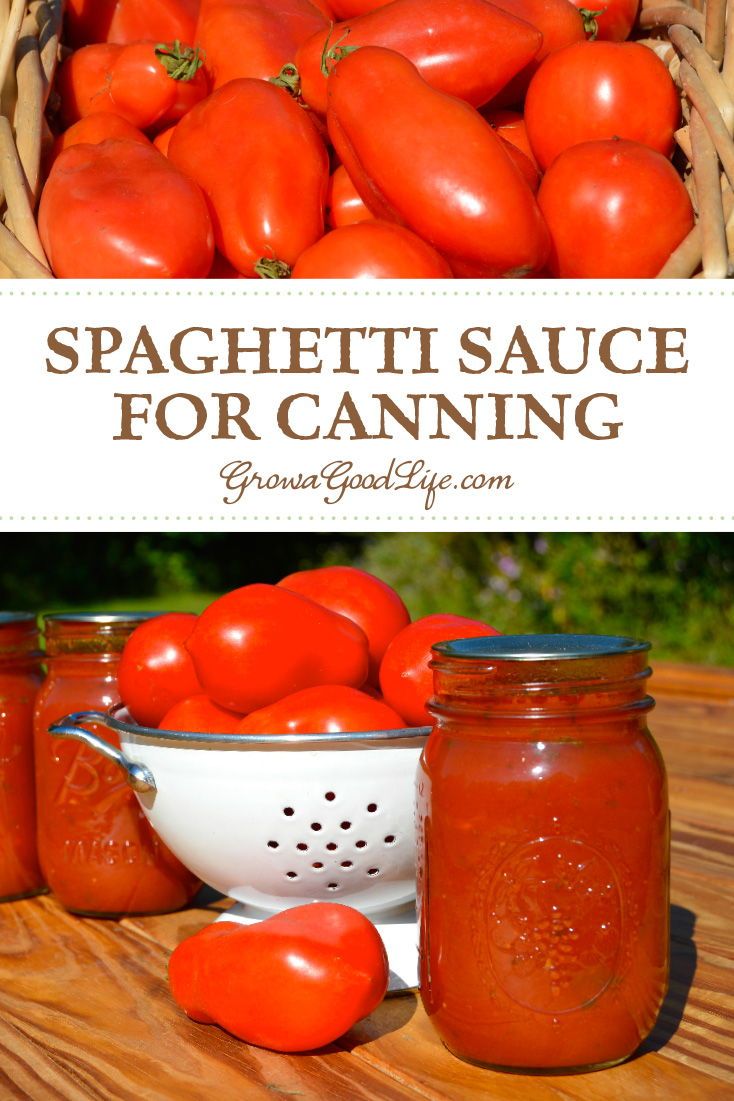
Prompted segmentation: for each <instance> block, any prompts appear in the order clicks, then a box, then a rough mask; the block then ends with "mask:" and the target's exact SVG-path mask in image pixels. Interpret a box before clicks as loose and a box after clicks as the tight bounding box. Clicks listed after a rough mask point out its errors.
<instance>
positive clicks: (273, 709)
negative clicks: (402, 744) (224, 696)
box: [237, 684, 405, 734]
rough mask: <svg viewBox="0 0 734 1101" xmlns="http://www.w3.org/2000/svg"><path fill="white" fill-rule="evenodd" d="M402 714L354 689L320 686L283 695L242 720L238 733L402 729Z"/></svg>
mask: <svg viewBox="0 0 734 1101" xmlns="http://www.w3.org/2000/svg"><path fill="white" fill-rule="evenodd" d="M404 726H405V722H404V720H403V717H402V715H398V713H397V711H395V710H393V708H392V707H388V706H387V704H386V703H382V702H381V701H380V700H375V699H373V698H372V697H371V696H368V695H367V694H366V693H365V692H360V691H359V689H358V688H346V687H345V686H344V685H341V684H323V685H318V686H317V687H316V688H304V689H303V691H302V692H294V693H293V694H292V695H291V696H285V697H284V698H283V699H282V700H278V702H277V703H273V704H271V705H270V706H269V707H262V708H260V710H259V711H253V712H252V713H251V714H250V715H248V716H247V717H246V718H244V719H243V720H242V721H241V722H240V724H239V726H238V727H237V733H238V734H342V733H353V732H355V731H360V730H402V729H403V727H404Z"/></svg>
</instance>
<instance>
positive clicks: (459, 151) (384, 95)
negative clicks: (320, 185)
mask: <svg viewBox="0 0 734 1101" xmlns="http://www.w3.org/2000/svg"><path fill="white" fill-rule="evenodd" d="M327 122H328V126H329V134H330V136H331V139H332V142H333V144H334V148H335V149H336V153H337V156H338V157H339V158H340V160H341V162H342V163H343V165H344V167H345V168H346V170H347V172H348V173H349V175H350V177H351V179H352V181H353V182H354V185H355V187H356V188H357V190H358V192H359V194H360V195H361V196H362V198H363V199H364V201H365V203H366V204H367V206H368V207H369V208H370V210H371V211H372V213H373V214H375V215H376V216H377V217H378V218H381V219H383V220H385V221H391V222H398V223H404V224H405V225H406V226H407V228H408V229H412V230H413V232H414V233H417V234H418V236H419V237H421V238H423V240H424V241H427V242H428V243H429V244H431V245H432V246H433V247H434V248H435V249H437V251H438V252H440V253H441V254H442V255H443V256H444V257H445V258H446V259H447V260H448V262H449V264H450V266H451V268H452V270H453V272H454V274H460V275H462V276H474V277H490V276H500V275H524V274H528V273H530V272H532V271H536V270H538V269H539V268H542V266H543V264H544V262H545V258H546V256H547V253H548V247H549V240H548V231H547V230H546V227H545V224H544V222H543V219H542V216H541V214H540V211H539V209H538V206H537V204H536V202H535V198H534V196H533V193H532V191H531V190H530V188H529V186H528V184H527V183H526V181H525V180H524V178H523V176H522V174H521V173H520V171H519V170H518V169H517V168H516V167H515V165H514V164H513V163H512V161H511V160H510V158H509V156H508V155H507V153H506V152H505V150H504V148H503V147H502V143H501V142H500V139H499V138H498V137H497V135H496V134H495V133H494V131H493V130H492V128H491V126H489V124H488V123H486V122H485V121H484V119H483V118H482V117H481V115H480V114H479V113H478V112H477V111H475V110H474V109H473V108H472V107H470V106H469V104H467V103H464V102H463V101H461V100H458V99H455V98H454V97H453V96H448V95H445V94H444V93H443V92H438V91H436V89H435V88H432V87H431V86H430V85H429V84H427V83H426V81H425V80H423V78H422V77H421V75H420V73H419V72H418V70H417V69H416V67H415V66H414V65H413V64H411V62H410V61H408V60H407V59H406V58H404V57H402V56H401V55H400V54H398V53H395V51H394V50H385V49H383V48H382V47H379V46H362V47H361V48H360V49H359V50H355V52H354V53H352V54H349V55H348V56H347V57H345V58H344V59H343V60H341V61H340V62H339V63H338V64H337V65H336V66H335V67H334V69H333V71H332V73H331V75H330V77H329V109H328V114H327ZM365 224H366V223H365Z"/></svg>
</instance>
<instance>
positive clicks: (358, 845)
mask: <svg viewBox="0 0 734 1101" xmlns="http://www.w3.org/2000/svg"><path fill="white" fill-rule="evenodd" d="M355 847H356V848H358V849H366V848H367V842H366V841H357V842H356V845H355Z"/></svg>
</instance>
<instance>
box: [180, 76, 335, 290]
mask: <svg viewBox="0 0 734 1101" xmlns="http://www.w3.org/2000/svg"><path fill="white" fill-rule="evenodd" d="M168 156H169V158H170V160H171V162H172V163H173V164H174V165H175V166H176V167H177V168H179V169H180V170H181V171H182V172H184V173H186V175H187V176H190V177H191V179H192V180H195V181H196V182H197V183H198V184H199V186H200V187H201V188H202V189H203V191H204V192H205V194H206V195H207V197H208V199H209V202H210V205H211V209H212V215H213V222H214V233H215V235H216V240H217V247H218V249H219V251H220V252H221V253H223V254H224V256H225V257H226V258H227V259H228V260H229V262H230V263H231V264H233V265H234V267H235V268H237V270H238V271H240V272H242V274H243V275H248V276H250V277H254V276H255V275H256V274H259V272H258V271H256V265H258V262H259V261H260V260H262V259H263V258H264V259H265V260H266V261H268V262H273V261H276V262H281V263H284V264H287V265H289V266H291V265H293V264H294V263H295V262H296V260H297V259H298V257H299V256H300V255H301V253H302V252H303V251H304V250H305V249H307V248H308V246H309V245H312V244H313V243H314V241H317V240H318V239H319V237H321V236H322V234H323V232H324V202H325V198H326V187H327V184H328V182H329V158H328V156H327V154H326V147H325V146H324V143H323V142H322V141H321V139H320V138H319V136H318V134H317V133H316V131H315V129H314V127H313V125H312V123H311V121H310V119H309V117H308V114H307V113H306V112H305V111H304V110H303V108H302V107H299V105H298V104H297V103H296V101H295V100H294V99H292V98H291V96H290V95H289V94H288V92H286V91H285V90H284V89H283V88H276V87H275V86H274V85H273V84H268V83H267V82H266V81H264V80H234V81H232V82H231V83H230V84H228V85H226V87H224V88H220V89H219V90H218V91H216V92H214V93H213V94H212V95H211V96H209V98H208V99H206V100H204V102H203V103H199V104H197V106H196V107H194V109H193V110H192V111H189V113H188V115H186V116H185V117H184V118H183V119H182V120H181V122H180V123H179V124H178V126H177V127H176V132H175V134H174V135H173V137H172V139H171V144H170V146H169V149H168ZM276 266H277V265H276Z"/></svg>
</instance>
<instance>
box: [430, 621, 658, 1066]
mask: <svg viewBox="0 0 734 1101" xmlns="http://www.w3.org/2000/svg"><path fill="white" fill-rule="evenodd" d="M648 649H649V646H648V644H647V643H644V642H637V641H635V640H633V639H627V638H617V637H605V636H598V635H536V636H533V635H516V636H507V635H506V636H497V637H492V638H474V639H464V640H459V641H456V642H446V643H441V644H438V645H437V646H435V647H434V650H433V663H432V664H433V672H434V689H435V697H434V699H433V700H432V701H431V703H430V704H429V710H430V711H431V712H432V714H433V715H434V717H435V727H434V729H433V731H432V733H431V735H430V737H429V738H428V741H427V743H426V746H425V749H424V752H423V756H422V759H421V764H420V766H419V770H418V838H419V840H418V903H419V923H420V957H421V963H420V984H421V997H422V999H423V1003H424V1005H425V1007H426V1010H427V1012H428V1014H429V1016H430V1018H431V1020H432V1022H433V1024H434V1026H435V1027H436V1029H437V1030H438V1033H439V1035H440V1037H441V1039H442V1040H443V1042H444V1043H445V1044H446V1046H447V1047H448V1048H449V1049H450V1051H452V1052H453V1053H454V1054H456V1055H458V1056H460V1057H461V1058H463V1059H467V1060H470V1061H472V1062H475V1063H479V1064H481V1065H486V1066H490V1067H493V1068H495V1069H500V1070H514V1071H524V1072H526V1073H549V1072H550V1073H553V1072H556V1073H559V1072H570V1071H578V1070H591V1069H599V1068H602V1067H607V1066H611V1065H613V1064H615V1063H619V1062H621V1061H622V1060H624V1059H626V1058H627V1057H628V1056H629V1055H631V1054H632V1052H633V1051H634V1050H635V1048H637V1047H638V1045H639V1044H640V1042H641V1041H642V1040H643V1039H644V1038H645V1037H646V1036H647V1035H648V1033H649V1032H650V1030H651V1029H652V1027H653V1024H654V1022H655V1019H656V1016H657V1014H658V1011H659V1009H660V1006H661V1003H662V1000H663V997H664V995H665V992H666V989H667V981H668V937H669V931H668V930H669V927H668V921H669V917H668V914H669V889H668V883H669V816H668V799H667V785H666V778H665V769H664V766H663V762H662V759H661V756H660V753H659V751H658V749H657V746H656V744H655V742H654V741H653V739H652V737H651V735H650V733H649V731H648V729H647V723H646V718H647V713H648V711H649V710H650V708H651V707H652V706H653V701H652V699H651V698H650V697H649V696H648V695H647V694H646V681H647V678H648V676H649V675H650V669H649V668H648V664H647V651H648Z"/></svg>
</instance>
